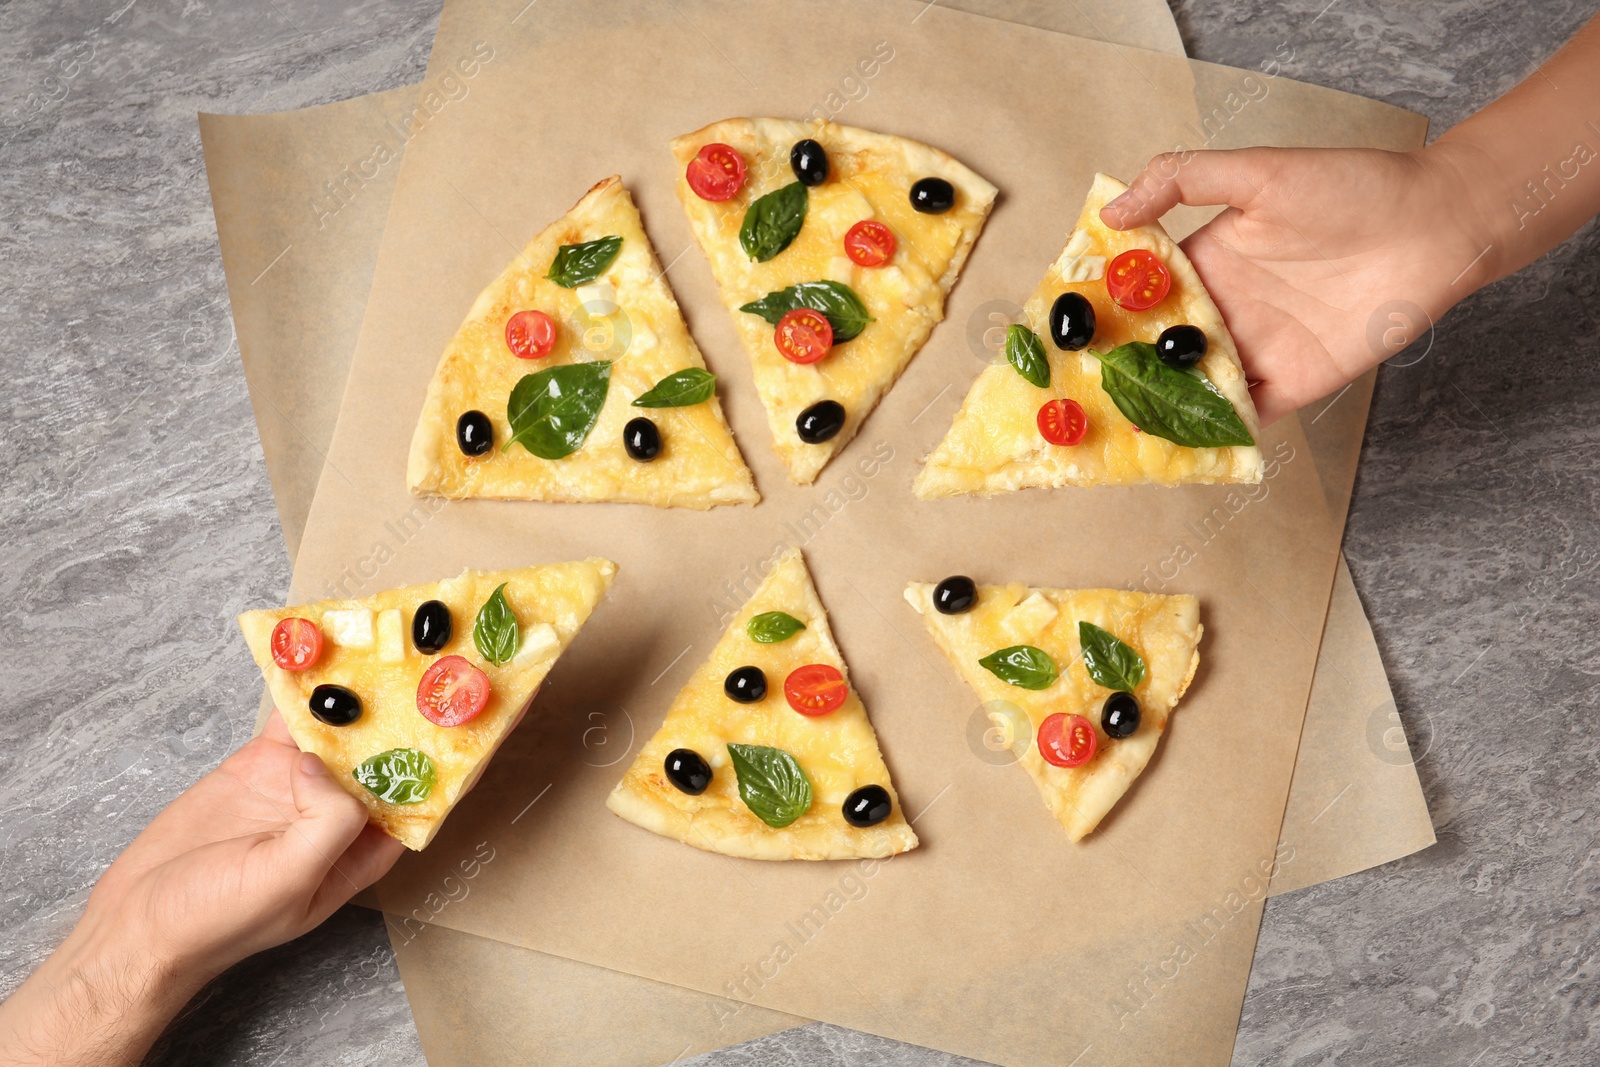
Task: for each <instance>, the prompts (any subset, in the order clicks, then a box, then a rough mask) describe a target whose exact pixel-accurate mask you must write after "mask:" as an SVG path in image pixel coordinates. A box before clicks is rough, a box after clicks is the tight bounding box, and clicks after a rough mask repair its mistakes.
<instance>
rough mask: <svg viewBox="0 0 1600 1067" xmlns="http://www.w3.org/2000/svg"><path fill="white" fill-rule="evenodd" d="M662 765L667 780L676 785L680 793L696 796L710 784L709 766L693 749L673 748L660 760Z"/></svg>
mask: <svg viewBox="0 0 1600 1067" xmlns="http://www.w3.org/2000/svg"><path fill="white" fill-rule="evenodd" d="M662 767H663V769H665V770H666V772H667V781H669V782H671V783H672V784H673V785H675V786H677V788H678V791H679V792H680V793H688V794H689V795H690V796H692V797H697V796H699V795H700V794H701V793H704V792H705V791H706V786H708V785H710V784H711V768H710V767H708V766H707V765H706V761H705V760H704V759H701V758H700V753H698V752H696V751H694V750H693V749H689V748H675V749H673V750H672V751H671V752H668V753H667V758H666V759H665V760H663V761H662Z"/></svg>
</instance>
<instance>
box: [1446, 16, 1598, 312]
mask: <svg viewBox="0 0 1600 1067" xmlns="http://www.w3.org/2000/svg"><path fill="white" fill-rule="evenodd" d="M1424 155H1425V157H1427V158H1430V159H1431V160H1433V161H1434V162H1435V163H1437V164H1439V165H1442V166H1444V167H1446V168H1448V169H1449V170H1451V171H1452V172H1454V173H1455V175H1456V176H1457V178H1458V180H1459V181H1460V183H1461V185H1462V186H1463V188H1464V189H1465V190H1466V192H1467V202H1466V203H1465V204H1462V205H1459V206H1458V209H1459V210H1463V211H1467V212H1470V213H1471V214H1472V215H1473V216H1474V219H1473V221H1474V223H1475V225H1474V229H1476V230H1477V231H1478V232H1479V233H1480V234H1481V235H1482V237H1483V244H1484V248H1485V249H1486V251H1485V253H1484V255H1483V258H1482V259H1481V261H1479V262H1478V263H1476V264H1474V266H1473V267H1472V269H1471V271H1470V272H1469V274H1468V276H1467V280H1469V281H1470V282H1471V283H1472V285H1473V287H1474V288H1475V287H1476V286H1478V285H1484V284H1487V283H1489V282H1491V281H1494V280H1496V279H1498V278H1503V277H1505V276H1506V275H1507V274H1511V273H1512V272H1514V271H1517V270H1520V269H1521V268H1523V267H1525V266H1527V265H1528V264H1529V263H1532V262H1533V261H1534V260H1536V259H1538V258H1539V257H1540V256H1542V255H1544V253H1546V252H1548V251H1549V250H1550V249H1552V248H1554V247H1555V246H1556V245H1558V244H1560V243H1561V242H1562V241H1564V240H1566V238H1567V237H1569V236H1571V234H1572V233H1573V231H1575V230H1576V229H1577V228H1578V227H1579V226H1582V225H1583V224H1584V223H1585V222H1587V221H1588V220H1589V219H1590V218H1592V217H1594V215H1595V214H1596V213H1597V212H1600V16H1597V17H1596V18H1594V19H1591V20H1590V21H1589V23H1588V24H1587V25H1585V26H1584V27H1583V28H1582V29H1581V30H1579V31H1578V33H1577V34H1576V35H1575V36H1574V37H1573V38H1572V40H1571V41H1569V42H1568V43H1567V44H1566V46H1565V47H1563V48H1562V49H1561V50H1560V51H1559V52H1557V53H1556V54H1555V55H1554V56H1552V57H1551V58H1550V59H1549V61H1548V62H1546V63H1545V64H1544V66H1542V67H1541V68H1539V70H1538V71H1537V72H1536V73H1534V74H1532V75H1530V76H1529V77H1528V78H1526V79H1525V80H1523V81H1522V83H1521V84H1519V85H1518V86H1517V87H1516V88H1514V89H1512V90H1511V91H1510V92H1508V93H1506V94H1505V95H1504V96H1502V97H1501V98H1500V99H1498V100H1496V101H1495V102H1494V103H1492V104H1490V105H1489V106H1487V107H1485V108H1484V109H1483V110H1481V111H1479V112H1478V113H1477V114H1475V115H1473V116H1472V117H1471V118H1469V119H1467V120H1465V121H1463V122H1461V123H1460V124H1459V125H1457V126H1455V127H1453V128H1452V129H1450V130H1449V131H1447V132H1446V133H1445V134H1444V135H1442V136H1441V137H1439V138H1438V140H1436V141H1435V142H1434V143H1433V144H1432V145H1430V146H1429V147H1428V148H1427V149H1426V150H1425V151H1424Z"/></svg>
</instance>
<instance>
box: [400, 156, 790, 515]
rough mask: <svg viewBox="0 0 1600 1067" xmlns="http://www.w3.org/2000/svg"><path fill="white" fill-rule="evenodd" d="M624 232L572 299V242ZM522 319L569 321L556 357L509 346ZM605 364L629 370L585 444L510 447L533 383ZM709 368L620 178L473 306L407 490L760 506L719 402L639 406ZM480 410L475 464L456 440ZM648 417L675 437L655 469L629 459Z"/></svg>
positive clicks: (425, 421)
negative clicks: (633, 430) (674, 377)
mask: <svg viewBox="0 0 1600 1067" xmlns="http://www.w3.org/2000/svg"><path fill="white" fill-rule="evenodd" d="M610 235H617V236H620V237H621V238H622V247H621V249H620V250H619V251H618V253H617V258H616V259H615V260H614V261H613V262H612V264H611V265H610V266H609V267H608V268H607V269H606V270H605V271H604V272H603V273H602V274H601V276H600V277H599V278H598V279H597V280H596V282H595V283H592V284H591V285H590V286H580V287H578V288H576V289H566V288H563V287H561V286H559V285H557V284H555V283H554V282H552V281H550V280H549V279H548V278H546V277H545V274H546V273H547V272H548V271H549V269H550V265H551V261H552V260H553V259H554V258H555V256H556V252H557V250H558V249H559V248H560V246H562V245H567V244H579V243H582V242H584V241H591V240H595V239H597V238H600V237H605V236H610ZM606 287H609V289H607V288H606ZM522 310H539V311H543V312H545V313H546V314H547V315H549V316H550V317H551V318H552V319H553V320H555V322H556V327H557V337H556V345H555V348H554V350H553V351H552V353H551V354H550V355H549V356H547V357H546V358H544V359H518V358H517V357H516V356H514V355H513V354H512V353H511V350H510V348H508V347H507V345H506V341H505V327H506V322H507V320H509V319H510V317H511V316H512V315H513V314H515V313H516V312H518V311H522ZM602 312H605V313H602ZM598 359H606V360H614V361H615V362H614V363H613V365H612V368H611V381H610V386H609V390H608V392H607V395H606V400H605V405H604V406H603V407H602V408H601V411H600V416H599V419H598V420H597V421H596V423H595V425H594V428H593V429H592V430H591V431H590V433H589V436H588V438H587V439H586V440H585V441H584V443H583V445H582V447H580V448H579V449H578V450H577V451H576V452H574V453H572V454H571V455H569V456H566V457H564V458H562V459H557V460H547V459H541V458H539V457H538V456H535V455H534V454H533V453H531V452H529V451H528V450H527V449H526V448H524V447H523V446H522V445H520V444H514V445H512V446H511V448H510V449H505V448H504V447H503V446H504V445H505V443H506V442H507V441H508V440H510V438H511V428H510V423H509V422H508V421H507V418H506V404H507V401H508V400H509V398H510V396H511V390H512V387H514V386H515V385H516V384H517V382H518V381H519V380H521V378H522V377H523V376H524V375H527V374H532V373H534V372H536V371H541V370H544V369H546V368H548V367H552V366H557V365H560V364H566V363H576V362H586V361H590V360H598ZM704 366H705V360H704V359H702V358H701V355H700V349H699V348H698V347H696V346H695V343H694V340H693V338H691V337H690V336H689V331H688V329H687V328H686V327H685V326H684V323H683V316H682V314H681V313H680V311H679V310H678V304H677V301H676V300H674V299H673V296H672V290H671V289H670V288H668V286H667V282H666V279H665V278H664V277H663V276H662V274H661V268H660V265H659V264H658V263H657V261H656V256H655V251H654V250H653V249H652V248H651V246H650V239H649V238H648V237H647V236H646V235H645V232H644V226H643V224H642V223H641V222H640V219H639V212H638V209H637V208H635V207H634V204H633V198H632V197H630V196H629V195H628V191H627V190H626V189H625V188H623V185H622V180H621V179H620V178H617V177H610V178H607V179H606V180H605V181H602V182H600V183H599V184H598V185H596V186H595V187H594V188H593V189H590V190H589V192H588V193H587V194H585V195H584V197H583V199H582V200H580V201H578V203H577V205H576V206H575V207H574V208H573V209H572V210H571V211H569V212H568V213H567V214H566V215H565V216H564V217H562V218H561V219H560V220H558V221H557V222H556V223H555V224H554V225H552V226H550V227H549V228H548V229H546V230H545V231H544V232H543V233H541V234H539V235H538V236H537V237H535V238H534V239H533V240H532V241H531V242H529V244H528V246H527V247H526V248H525V249H523V250H522V253H521V254H520V255H518V257H517V258H516V259H515V260H514V261H512V263H511V264H510V265H509V266H507V267H506V269H505V271H504V272H502V273H501V275H500V277H498V278H496V279H495V280H494V281H493V282H491V283H489V286H488V288H486V289H484V291H483V292H482V293H481V294H480V295H479V296H478V299H477V300H476V301H475V302H474V303H473V305H472V310H471V311H469V312H468V314H467V318H466V321H465V322H463V323H462V324H461V328H460V329H459V330H458V331H457V332H456V335H455V337H454V338H452V339H451V341H450V344H449V345H448V346H447V347H446V348H445V352H444V355H443V357H442V358H441V359H440V360H439V366H438V369H437V370H436V371H435V372H434V376H433V380H432V382H431V383H429V385H428V395H427V399H426V400H425V401H424V403H423V407H422V415H421V417H420V418H419V419H418V421H417V429H416V432H415V434H414V435H413V436H412V439H411V453H410V459H409V462H408V463H407V467H406V482H407V485H408V486H409V487H410V488H411V491H412V492H414V493H425V494H432V495H436V496H445V497H455V498H461V497H496V498H502V499H516V500H564V501H594V500H618V501H630V502H634V503H641V504H654V505H656V506H658V507H683V508H696V509H705V508H711V507H716V506H717V505H719V504H752V503H755V502H756V501H757V500H758V499H760V498H759V495H758V494H757V493H756V489H755V485H754V483H753V482H752V480H751V478H750V471H749V470H748V469H747V468H746V467H745V465H744V459H743V458H742V457H741V456H740V455H739V450H738V448H737V446H735V445H734V443H733V434H732V432H731V431H730V430H729V429H728V424H727V423H726V422H725V421H724V420H723V417H722V405H721V404H720V402H719V401H718V399H717V398H716V397H715V396H713V397H712V398H711V399H710V400H708V401H706V402H705V403H701V404H694V405H692V406H688V407H679V408H652V409H649V410H646V409H643V408H636V407H633V406H632V402H633V400H634V399H635V398H637V397H638V396H640V395H641V394H643V393H645V392H646V391H648V390H649V389H650V388H651V387H652V386H653V385H655V384H656V382H658V381H660V380H661V379H662V378H665V377H666V376H667V375H669V374H671V373H672V372H674V371H678V370H683V369H685V368H688V367H704ZM469 410H476V411H481V412H483V413H484V414H485V415H487V416H488V417H489V419H490V421H491V422H492V423H493V425H494V447H493V448H492V449H490V451H489V452H488V453H486V454H485V455H482V456H476V457H474V456H467V455H464V454H463V453H462V452H461V449H460V448H459V447H458V446H457V444H456V420H457V419H458V418H460V416H461V414H462V413H463V412H465V411H469ZM640 415H645V416H648V417H649V418H650V419H652V420H654V421H655V423H656V425H657V426H658V427H659V429H660V431H661V437H662V443H663V447H662V452H661V454H660V455H659V456H657V457H656V458H655V459H654V460H652V461H650V462H648V463H641V462H639V461H638V460H635V459H632V458H631V457H629V456H628V454H627V453H626V452H625V451H624V450H623V445H622V429H623V427H624V426H625V425H626V424H627V423H628V421H629V420H630V419H633V418H635V417H637V416H640Z"/></svg>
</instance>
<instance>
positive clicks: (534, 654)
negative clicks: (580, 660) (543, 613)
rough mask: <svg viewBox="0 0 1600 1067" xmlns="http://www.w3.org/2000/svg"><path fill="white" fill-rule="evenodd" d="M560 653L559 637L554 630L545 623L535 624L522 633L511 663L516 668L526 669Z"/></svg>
mask: <svg viewBox="0 0 1600 1067" xmlns="http://www.w3.org/2000/svg"><path fill="white" fill-rule="evenodd" d="M560 651H561V637H560V635H558V634H557V633H556V628H555V627H554V626H551V625H550V624H549V623H547V622H540V623H535V624H534V625H532V626H529V627H527V628H525V629H524V630H523V631H522V643H521V644H520V645H519V646H518V647H517V654H516V655H515V656H514V657H512V659H511V663H512V665H513V666H517V667H527V666H531V665H532V664H535V663H543V662H544V661H545V660H547V659H549V658H551V657H552V656H554V655H555V654H556V653H557V652H560Z"/></svg>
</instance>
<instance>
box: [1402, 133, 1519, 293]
mask: <svg viewBox="0 0 1600 1067" xmlns="http://www.w3.org/2000/svg"><path fill="white" fill-rule="evenodd" d="M1454 132H1455V131H1452V133H1454ZM1412 155H1413V156H1414V158H1416V160H1417V162H1418V163H1419V164H1420V165H1421V167H1422V168H1423V170H1424V171H1425V172H1426V173H1427V174H1428V175H1429V178H1430V184H1431V185H1432V187H1433V189H1434V193H1435V202H1436V203H1438V204H1439V205H1440V207H1441V209H1442V210H1443V211H1444V212H1446V213H1448V215H1449V218H1448V219H1447V220H1445V224H1446V225H1447V226H1449V227H1450V228H1453V229H1454V230H1456V231H1457V232H1458V233H1459V234H1460V235H1461V240H1462V247H1461V249H1460V254H1465V255H1467V256H1468V257H1469V259H1467V260H1463V261H1462V267H1463V270H1462V274H1461V276H1460V277H1459V278H1458V279H1456V280H1455V281H1454V282H1453V283H1452V288H1453V289H1454V292H1453V293H1452V294H1451V303H1454V302H1456V301H1458V300H1461V299H1463V298H1465V297H1466V296H1468V295H1469V294H1471V293H1473V292H1476V291H1477V290H1478V289H1481V288H1483V287H1484V286H1485V285H1488V284H1489V283H1490V282H1493V281H1496V280H1497V279H1499V278H1503V277H1504V276H1505V275H1506V274H1509V273H1510V272H1511V271H1512V270H1514V269H1516V264H1514V263H1513V262H1512V261H1513V260H1514V258H1515V241H1514V240H1513V231H1514V230H1515V226H1514V225H1513V224H1514V222H1515V217H1514V214H1513V213H1512V212H1511V211H1510V210H1509V209H1508V207H1507V200H1506V195H1505V190H1504V189H1503V188H1502V187H1501V186H1502V181H1501V178H1500V175H1501V169H1500V167H1499V164H1498V163H1497V162H1496V160H1495V158H1494V156H1493V155H1492V154H1491V153H1490V152H1489V151H1488V150H1486V149H1485V148H1483V147H1482V146H1480V145H1478V144H1477V143H1476V142H1474V141H1473V140H1472V139H1471V138H1470V137H1468V136H1463V135H1459V134H1457V135H1454V136H1452V134H1446V135H1445V136H1443V137H1440V138H1439V139H1438V140H1436V141H1434V142H1433V143H1432V144H1430V145H1428V146H1427V147H1426V148H1422V149H1418V150H1417V151H1415V152H1413V153H1412ZM1469 264H1470V265H1469Z"/></svg>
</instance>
